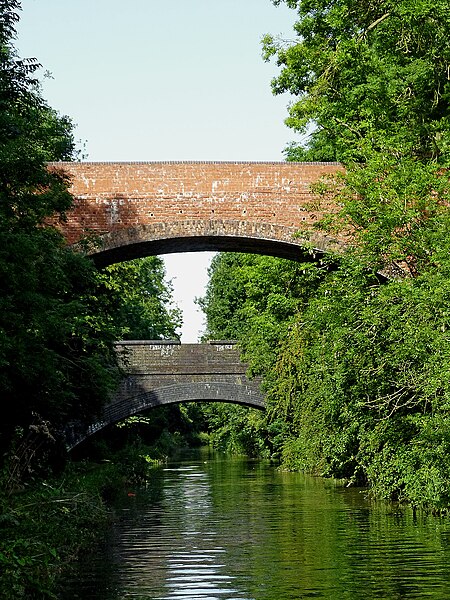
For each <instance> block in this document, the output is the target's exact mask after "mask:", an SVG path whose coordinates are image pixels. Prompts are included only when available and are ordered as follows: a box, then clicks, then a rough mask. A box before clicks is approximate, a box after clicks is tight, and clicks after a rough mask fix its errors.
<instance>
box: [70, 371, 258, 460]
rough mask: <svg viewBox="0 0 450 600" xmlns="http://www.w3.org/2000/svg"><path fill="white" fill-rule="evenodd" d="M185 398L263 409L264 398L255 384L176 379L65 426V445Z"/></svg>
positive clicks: (177, 402) (75, 444)
mask: <svg viewBox="0 0 450 600" xmlns="http://www.w3.org/2000/svg"><path fill="white" fill-rule="evenodd" d="M185 402H225V403H228V404H241V405H243V406H247V407H249V408H257V409H259V410H264V409H265V404H264V398H263V396H262V394H261V393H260V392H259V391H258V390H257V389H256V388H255V385H248V384H244V383H243V384H241V385H238V384H235V383H227V382H220V381H219V382H210V381H208V382H194V383H179V384H173V385H168V386H164V387H160V388H157V389H155V390H152V391H150V392H148V391H146V392H143V393H139V392H136V391H135V392H134V395H132V396H131V395H130V397H127V398H125V399H121V400H120V401H118V402H113V403H111V404H110V405H108V406H107V407H106V408H105V410H104V414H103V417H102V419H101V420H100V421H98V422H97V423H93V424H92V425H90V426H88V427H81V428H80V427H77V426H76V425H73V426H71V427H68V429H67V433H66V444H67V448H68V450H72V449H73V448H75V447H76V446H78V444H80V443H81V442H83V441H85V440H86V439H87V438H89V437H90V436H91V435H94V434H95V433H97V432H98V431H101V430H102V429H104V428H105V427H108V426H110V425H113V424H114V423H118V422H119V421H122V420H124V419H126V418H128V417H131V416H133V415H138V414H143V413H145V412H146V411H148V410H150V409H152V408H157V407H160V406H167V405H169V404H182V403H185Z"/></svg>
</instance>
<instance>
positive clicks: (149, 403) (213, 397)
mask: <svg viewBox="0 0 450 600" xmlns="http://www.w3.org/2000/svg"><path fill="white" fill-rule="evenodd" d="M117 352H118V353H119V357H120V362H121V366H122V368H123V369H124V371H125V373H126V376H125V377H124V379H123V380H122V382H121V384H120V386H119V388H118V390H117V392H116V393H115V394H114V396H113V397H112V399H111V402H110V403H109V404H108V405H107V406H106V407H105V409H104V412H103V415H102V417H101V418H100V420H99V421H98V422H97V423H93V424H91V425H90V426H84V425H80V424H78V425H75V424H73V425H71V426H70V427H68V429H67V432H66V442H67V447H68V448H69V449H72V448H74V447H75V446H76V445H78V444H79V443H80V442H82V441H83V440H84V439H86V438H87V437H89V436H90V435H92V434H94V433H96V432H97V431H99V430H101V429H103V428H104V427H107V426H109V425H112V424H113V423H117V422H118V421H121V420H123V419H125V418H127V417H130V416H132V415H136V414H140V413H143V412H145V411H147V410H149V409H151V408H155V407H158V406H162V405H165V404H177V403H181V402H230V403H234V404H242V405H245V406H250V407H254V408H259V409H261V410H262V409H264V398H263V396H262V393H261V391H260V380H259V379H252V380H249V379H248V378H247V376H246V370H247V365H245V364H244V363H243V362H242V361H241V359H240V353H239V349H238V346H237V345H236V343H235V342H232V341H211V342H208V343H205V344H181V343H180V342H177V341H173V340H172V341H147V340H142V341H126V342H118V343H117Z"/></svg>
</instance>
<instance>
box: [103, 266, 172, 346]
mask: <svg viewBox="0 0 450 600" xmlns="http://www.w3.org/2000/svg"><path fill="white" fill-rule="evenodd" d="M165 274H166V273H165V268H164V263H163V261H162V259H161V258H159V257H158V256H149V257H147V258H142V259H136V260H133V261H128V262H126V263H118V264H115V265H111V266H110V267H107V268H106V269H105V271H104V272H103V274H102V278H103V280H104V282H105V285H106V287H107V288H108V289H110V290H112V291H114V292H115V293H116V294H118V295H119V297H120V308H119V314H118V315H117V317H116V324H117V326H118V327H120V328H121V330H122V333H121V339H126V340H139V339H144V340H145V339H147V340H159V339H178V338H179V334H178V332H177V329H178V328H179V327H180V326H181V312H180V310H179V309H178V308H174V307H173V306H171V305H172V285H171V283H170V282H166V281H165Z"/></svg>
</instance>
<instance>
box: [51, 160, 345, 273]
mask: <svg viewBox="0 0 450 600" xmlns="http://www.w3.org/2000/svg"><path fill="white" fill-rule="evenodd" d="M49 168H50V169H56V170H60V171H63V172H64V173H65V174H66V175H67V176H68V177H69V179H70V181H71V192H72V194H73V196H74V198H75V203H74V207H73V209H71V210H70V211H69V212H68V214H67V220H66V221H65V222H64V223H61V224H60V228H61V231H62V233H63V235H64V236H65V237H66V240H67V242H68V243H69V244H72V245H73V244H77V243H78V242H80V240H84V239H86V237H87V238H88V239H89V240H90V241H89V242H88V244H87V245H84V242H83V247H84V248H85V249H86V248H87V251H88V253H89V254H90V255H91V256H92V257H93V259H94V260H95V261H96V262H97V264H99V265H101V266H103V265H106V264H110V263H112V262H119V261H122V260H128V259H130V258H138V257H141V256H146V255H150V254H166V253H173V252H186V251H203V250H218V251H223V250H229V251H241V252H252V253H257V254H269V255H273V256H279V257H282V258H290V259H296V260H303V259H304V258H305V257H306V258H307V257H308V255H310V254H311V253H316V252H325V251H328V250H335V251H336V250H339V248H341V247H342V246H343V245H345V244H346V243H347V240H346V239H345V238H344V237H343V238H338V237H336V238H334V237H332V236H330V235H328V236H327V235H324V234H323V233H321V232H320V231H319V230H318V229H317V228H316V224H317V222H318V220H320V219H321V218H322V217H324V216H325V215H329V214H331V213H335V212H336V211H337V210H339V206H337V205H336V203H335V202H334V199H333V196H332V195H331V194H329V195H326V194H325V195H324V194H319V193H318V192H317V191H315V189H314V185H315V184H320V183H321V181H322V180H323V179H327V178H330V177H332V176H334V175H335V174H336V173H337V172H338V171H340V170H342V167H341V166H340V165H339V164H338V163H286V162H279V163H277V162H273V163H249V162H245V163H240V162H234V163H232V162H228V163H215V162H181V163H176V162H174V163H168V162H161V163H51V164H50V165H49Z"/></svg>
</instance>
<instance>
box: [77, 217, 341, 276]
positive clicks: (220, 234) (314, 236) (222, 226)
mask: <svg viewBox="0 0 450 600" xmlns="http://www.w3.org/2000/svg"><path fill="white" fill-rule="evenodd" d="M343 247H344V243H343V242H342V241H339V240H336V239H335V238H333V237H331V236H328V235H325V234H324V233H323V232H319V231H317V232H316V231H313V232H311V231H308V232H304V233H303V234H302V233H301V232H299V231H298V230H297V229H295V228H293V227H284V226H279V225H274V224H270V223H269V224H267V223H253V222H248V221H233V220H229V221H222V220H219V221H214V220H184V221H178V222H172V223H155V224H146V225H137V226H135V227H129V228H126V229H119V230H115V231H112V232H111V233H106V234H103V235H99V236H96V238H95V240H93V241H92V242H90V243H89V244H88V245H87V248H88V254H89V255H90V256H91V257H92V259H93V260H94V262H95V263H96V264H97V265H98V266H100V267H103V266H107V265H109V264H112V263H116V262H122V261H125V260H131V259H133V258H141V257H143V256H149V255H157V254H171V253H176V252H202V251H217V252H248V253H252V254H264V255H269V256H277V257H279V258H287V259H290V260H297V261H310V260H317V258H319V257H320V256H322V255H323V254H324V253H325V252H335V253H336V252H337V253H339V252H340V251H342V249H343Z"/></svg>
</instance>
